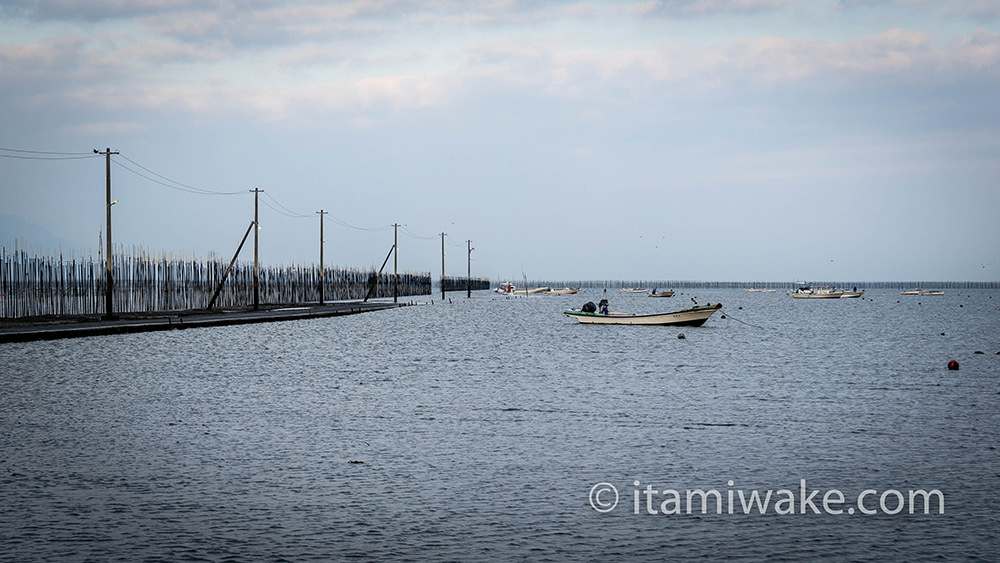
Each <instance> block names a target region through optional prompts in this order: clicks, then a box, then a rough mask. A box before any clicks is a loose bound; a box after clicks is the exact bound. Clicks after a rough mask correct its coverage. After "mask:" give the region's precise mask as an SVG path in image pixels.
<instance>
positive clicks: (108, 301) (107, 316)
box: [94, 147, 118, 321]
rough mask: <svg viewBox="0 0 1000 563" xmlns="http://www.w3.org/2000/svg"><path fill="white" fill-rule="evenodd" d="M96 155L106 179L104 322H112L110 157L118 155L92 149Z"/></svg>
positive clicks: (113, 283)
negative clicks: (106, 247)
mask: <svg viewBox="0 0 1000 563" xmlns="http://www.w3.org/2000/svg"><path fill="white" fill-rule="evenodd" d="M94 152H95V153H97V154H103V155H104V158H105V161H104V162H105V171H106V174H105V175H106V177H107V200H106V202H107V216H108V226H107V228H108V251H107V253H106V254H105V256H104V262H105V270H106V271H105V278H106V279H105V283H104V320H108V321H110V320H113V319H114V318H115V313H114V306H113V302H112V301H113V298H112V295H113V294H114V289H115V280H114V277H113V276H112V275H111V206H112V205H114V204H115V203H117V201H114V202H113V201H111V155H113V154H118V151H112V150H111V148H110V147H109V148H106V149H105V150H104V151H103V152H102V151H99V150H97V149H94Z"/></svg>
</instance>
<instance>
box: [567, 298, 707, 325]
mask: <svg viewBox="0 0 1000 563" xmlns="http://www.w3.org/2000/svg"><path fill="white" fill-rule="evenodd" d="M721 308H722V303H715V304H714V305H713V304H711V303H709V304H708V305H705V306H703V307H692V308H690V309H682V310H680V311H673V312H671V313H653V314H648V315H638V314H634V313H615V312H609V313H600V312H596V311H595V312H587V311H578V310H576V309H574V310H571V311H563V314H564V315H566V316H567V317H570V318H574V319H576V320H577V321H579V322H581V323H583V324H605V325H649V326H701V325H703V324H705V321H707V320H708V318H709V317H711V316H712V315H713V314H714V313H715V312H716V311H718V310H719V309H721Z"/></svg>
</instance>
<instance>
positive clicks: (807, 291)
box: [788, 285, 845, 299]
mask: <svg viewBox="0 0 1000 563" xmlns="http://www.w3.org/2000/svg"><path fill="white" fill-rule="evenodd" d="M844 293H845V292H844V290H842V289H835V288H832V287H823V286H821V285H816V286H814V285H802V286H799V288H798V289H796V290H794V291H789V292H788V295H791V296H792V297H794V298H796V299H840V298H841V297H843V296H844Z"/></svg>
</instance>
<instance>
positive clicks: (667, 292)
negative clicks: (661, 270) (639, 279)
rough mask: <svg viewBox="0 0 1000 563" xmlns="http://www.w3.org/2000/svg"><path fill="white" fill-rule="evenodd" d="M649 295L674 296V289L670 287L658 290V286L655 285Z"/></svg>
mask: <svg viewBox="0 0 1000 563" xmlns="http://www.w3.org/2000/svg"><path fill="white" fill-rule="evenodd" d="M649 296H650V297H673V296H674V290H672V289H668V290H666V291H656V288H655V287H654V288H653V291H650V292H649Z"/></svg>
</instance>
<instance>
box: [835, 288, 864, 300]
mask: <svg viewBox="0 0 1000 563" xmlns="http://www.w3.org/2000/svg"><path fill="white" fill-rule="evenodd" d="M864 294H865V290H863V289H862V290H860V291H859V290H858V289H857V288H855V289H852V290H846V289H845V290H844V294H843V295H841V296H840V298H841V299H854V298H856V297H861V296H862V295H864Z"/></svg>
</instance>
